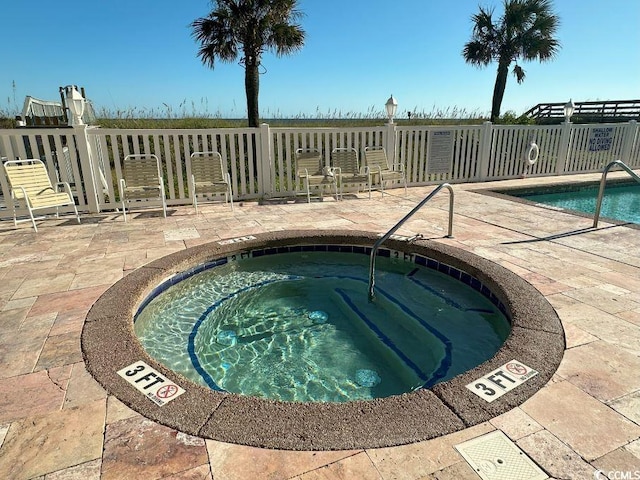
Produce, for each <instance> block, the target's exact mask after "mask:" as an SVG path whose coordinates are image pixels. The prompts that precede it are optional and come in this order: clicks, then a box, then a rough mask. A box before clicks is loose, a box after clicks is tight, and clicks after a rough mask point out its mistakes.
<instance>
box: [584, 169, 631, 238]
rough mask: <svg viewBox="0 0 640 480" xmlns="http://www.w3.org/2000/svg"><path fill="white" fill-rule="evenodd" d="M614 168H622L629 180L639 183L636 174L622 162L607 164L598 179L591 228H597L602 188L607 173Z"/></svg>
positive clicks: (605, 182)
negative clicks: (629, 177)
mask: <svg viewBox="0 0 640 480" xmlns="http://www.w3.org/2000/svg"><path fill="white" fill-rule="evenodd" d="M615 166H618V167H620V168H622V169H623V170H624V171H626V172H627V173H628V174H629V175H630V176H631V178H633V179H634V180H635V181H636V182H638V183H640V177H639V176H638V175H636V173H635V172H634V171H633V170H631V167H629V166H628V165H626V164H625V163H624V162H623V161H622V160H614V161H613V162H611V163H609V165H607V166H606V167H604V170H603V171H602V178H601V179H600V189H599V190H598V199H597V200H596V211H595V213H594V214H593V228H598V220H599V219H600V207H601V206H602V198H603V197H604V188H605V187H606V184H607V174H608V173H609V170H611V169H612V168H613V167H615Z"/></svg>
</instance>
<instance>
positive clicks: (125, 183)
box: [118, 178, 127, 200]
mask: <svg viewBox="0 0 640 480" xmlns="http://www.w3.org/2000/svg"><path fill="white" fill-rule="evenodd" d="M118 185H119V187H120V200H122V199H123V197H124V190H125V188H127V182H126V181H125V179H124V178H121V179H120V182H119V183H118Z"/></svg>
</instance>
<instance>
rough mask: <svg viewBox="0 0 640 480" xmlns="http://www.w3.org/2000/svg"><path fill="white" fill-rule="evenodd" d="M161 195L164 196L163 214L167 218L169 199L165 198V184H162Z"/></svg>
mask: <svg viewBox="0 0 640 480" xmlns="http://www.w3.org/2000/svg"><path fill="white" fill-rule="evenodd" d="M160 195H162V214H163V215H164V218H167V199H166V198H165V196H164V184H163V183H161V184H160Z"/></svg>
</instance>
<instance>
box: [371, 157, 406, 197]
mask: <svg viewBox="0 0 640 480" xmlns="http://www.w3.org/2000/svg"><path fill="white" fill-rule="evenodd" d="M364 162H365V165H367V166H368V167H369V172H370V173H371V176H372V177H373V178H374V179H375V180H376V181H377V182H379V183H380V191H381V192H382V196H383V197H384V182H395V183H397V182H402V184H404V194H405V196H406V195H407V177H406V176H405V174H404V166H403V165H402V164H400V163H397V164H394V165H393V167H390V166H389V160H388V159H387V152H386V150H385V149H384V148H383V147H365V149H364ZM374 183H375V182H374Z"/></svg>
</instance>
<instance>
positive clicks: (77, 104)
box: [64, 85, 84, 126]
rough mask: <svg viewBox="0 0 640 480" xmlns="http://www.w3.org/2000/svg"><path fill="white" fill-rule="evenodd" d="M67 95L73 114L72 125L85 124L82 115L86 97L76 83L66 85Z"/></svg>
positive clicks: (70, 111)
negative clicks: (83, 96)
mask: <svg viewBox="0 0 640 480" xmlns="http://www.w3.org/2000/svg"><path fill="white" fill-rule="evenodd" d="M64 91H65V96H66V98H67V107H69V113H70V114H71V125H72V126H76V125H84V122H83V121H82V115H83V114H84V98H82V95H81V94H80V92H79V91H78V87H76V86H75V85H67V86H66V87H64Z"/></svg>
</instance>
